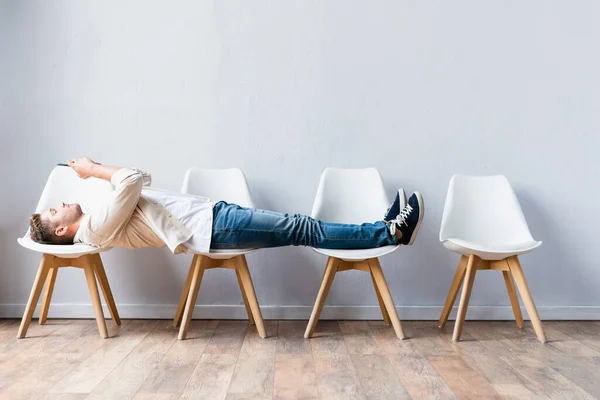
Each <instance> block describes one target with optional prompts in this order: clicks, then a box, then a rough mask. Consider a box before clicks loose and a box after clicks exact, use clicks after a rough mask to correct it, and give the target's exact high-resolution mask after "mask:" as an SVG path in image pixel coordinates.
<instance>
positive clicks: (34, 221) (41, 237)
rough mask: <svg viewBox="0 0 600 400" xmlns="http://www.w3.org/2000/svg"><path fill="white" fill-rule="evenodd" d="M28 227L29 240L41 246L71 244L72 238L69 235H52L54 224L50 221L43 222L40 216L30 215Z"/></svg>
mask: <svg viewBox="0 0 600 400" xmlns="http://www.w3.org/2000/svg"><path fill="white" fill-rule="evenodd" d="M29 227H30V229H29V230H30V233H29V236H31V240H33V241H34V242H38V243H42V244H73V237H71V236H70V235H64V236H57V235H56V234H55V233H54V230H55V229H56V224H53V223H52V222H50V221H44V220H43V219H42V216H41V214H31V217H29Z"/></svg>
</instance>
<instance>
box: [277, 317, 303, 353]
mask: <svg viewBox="0 0 600 400" xmlns="http://www.w3.org/2000/svg"><path fill="white" fill-rule="evenodd" d="M305 328H306V321H279V331H278V334H277V354H311V352H312V349H311V345H310V340H306V339H304V329H305Z"/></svg>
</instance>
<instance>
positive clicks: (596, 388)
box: [512, 328, 600, 397]
mask: <svg viewBox="0 0 600 400" xmlns="http://www.w3.org/2000/svg"><path fill="white" fill-rule="evenodd" d="M527 329H528V330H529V335H527V336H524V337H522V338H516V339H512V341H513V342H514V343H516V344H518V345H519V346H520V347H521V349H522V352H521V354H522V355H524V356H527V357H528V358H530V359H532V360H537V361H540V362H541V363H543V364H544V365H545V366H548V367H550V368H552V369H553V370H554V371H556V372H558V373H559V374H561V375H562V376H564V377H565V378H567V379H568V380H569V381H570V382H572V383H573V384H575V385H577V386H579V387H580V388H582V389H583V390H585V391H586V392H588V393H589V394H591V395H593V396H595V397H600V373H599V372H597V370H595V369H590V368H589V366H587V365H585V364H584V363H581V362H579V361H578V360H577V359H575V358H574V357H570V356H569V355H568V354H566V353H565V352H564V351H563V350H561V349H559V348H557V347H555V346H556V344H557V343H560V342H561V339H559V340H557V341H556V342H551V343H550V344H549V345H542V344H539V343H538V342H537V341H536V340H535V337H534V336H533V333H534V332H533V329H531V328H527ZM562 335H564V334H562ZM564 337H568V336H566V335H564V336H563V338H564ZM565 342H569V343H571V344H574V343H576V341H572V340H568V341H565ZM563 343H564V342H563ZM581 346H582V347H583V346H584V345H583V344H581ZM564 349H565V350H569V351H572V347H567V348H564ZM581 352H582V348H578V349H575V351H574V353H575V354H580V353H581Z"/></svg>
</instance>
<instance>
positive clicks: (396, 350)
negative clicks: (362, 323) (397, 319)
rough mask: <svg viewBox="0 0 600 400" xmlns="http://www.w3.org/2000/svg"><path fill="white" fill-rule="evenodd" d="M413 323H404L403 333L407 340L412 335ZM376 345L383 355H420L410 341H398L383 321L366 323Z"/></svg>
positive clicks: (392, 330)
mask: <svg viewBox="0 0 600 400" xmlns="http://www.w3.org/2000/svg"><path fill="white" fill-rule="evenodd" d="M414 322H415V321H405V322H404V331H405V333H406V334H407V335H408V337H409V338H412V337H413V335H414V330H415V328H414ZM368 324H369V328H370V329H371V332H372V333H373V337H374V338H375V340H376V341H377V345H378V346H379V348H380V349H381V351H382V353H384V354H416V353H418V354H420V353H419V351H418V350H417V349H416V347H415V346H414V344H413V341H412V340H399V339H398V337H397V336H396V333H395V332H394V329H393V328H392V327H391V326H389V325H387V324H386V323H385V322H383V321H368Z"/></svg>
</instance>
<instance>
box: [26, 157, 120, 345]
mask: <svg viewBox="0 0 600 400" xmlns="http://www.w3.org/2000/svg"><path fill="white" fill-rule="evenodd" d="M111 192H112V186H111V184H110V183H109V182H107V181H104V180H101V179H97V178H88V179H85V180H84V179H81V178H79V177H78V176H77V174H76V173H75V171H73V170H72V169H71V168H69V167H60V166H59V167H55V168H54V169H53V170H52V172H51V173H50V177H49V178H48V181H47V182H46V186H45V187H44V191H43V192H42V195H41V197H40V200H39V202H38V205H37V207H36V210H35V212H36V213H40V212H43V211H45V210H47V209H49V208H51V207H55V206H56V205H57V204H59V203H60V202H61V201H64V202H65V203H79V204H81V207H82V209H83V211H84V212H85V211H86V210H89V209H90V208H93V207H94V205H95V204H98V203H99V202H101V201H103V199H105V198H106V197H107V196H108V195H110V193H111ZM17 241H18V242H19V244H20V245H21V246H23V247H25V248H27V249H29V250H33V251H36V252H38V253H41V254H42V261H41V263H40V266H39V269H38V272H37V276H36V278H35V282H34V284H33V288H32V289H31V295H30V296H29V301H28V302H27V307H26V308H25V313H24V314H23V319H22V320H21V326H20V328H19V332H18V334H17V337H18V338H23V337H25V335H26V334H27V329H28V328H29V323H30V321H31V318H32V316H33V313H34V311H35V308H36V306H37V302H38V300H39V297H40V294H41V292H42V289H43V288H44V284H45V285H46V291H45V294H44V299H43V302H42V309H41V312H40V317H39V323H40V324H44V323H45V322H46V318H47V316H48V309H49V307H50V300H51V298H52V291H53V289H54V282H55V281H56V275H57V273H58V269H59V268H61V267H77V268H82V269H83V270H84V272H85V277H86V280H87V284H88V289H89V291H90V297H91V299H92V305H93V307H94V312H95V314H96V323H97V325H98V330H99V332H100V336H102V337H103V338H106V337H108V331H107V329H106V323H105V321H104V313H103V312H102V304H101V302H100V296H99V293H98V286H96V278H98V282H99V283H100V288H101V289H102V293H103V294H104V298H105V299H106V304H107V306H108V309H109V311H110V315H111V317H112V319H113V320H114V322H115V323H116V324H117V325H120V324H121V320H120V318H119V313H118V312H117V307H116V306H115V301H114V299H113V295H112V292H111V289H110V285H109V284H108V279H107V277H106V272H105V271H104V266H103V265H102V260H101V258H100V253H101V252H103V251H106V250H109V249H108V248H102V249H100V248H97V247H93V246H88V245H86V244H72V245H47V244H40V243H37V242H34V241H33V240H31V237H30V236H29V229H28V230H27V232H26V233H25V235H24V236H23V237H22V238H18V239H17Z"/></svg>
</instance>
